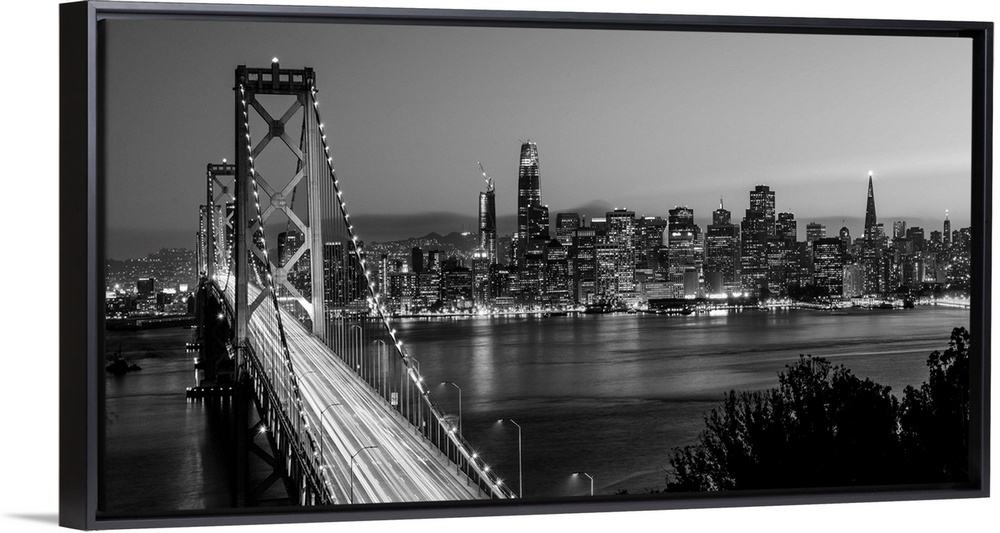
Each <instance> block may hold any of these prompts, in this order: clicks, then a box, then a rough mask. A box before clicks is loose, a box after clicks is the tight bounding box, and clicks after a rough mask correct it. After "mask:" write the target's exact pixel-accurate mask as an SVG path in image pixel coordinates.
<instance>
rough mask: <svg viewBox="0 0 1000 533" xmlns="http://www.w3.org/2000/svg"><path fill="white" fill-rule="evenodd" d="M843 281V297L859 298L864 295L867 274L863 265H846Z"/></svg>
mask: <svg viewBox="0 0 1000 533" xmlns="http://www.w3.org/2000/svg"><path fill="white" fill-rule="evenodd" d="M843 279H844V285H843V296H844V297H845V298H857V297H860V296H862V295H863V294H864V292H865V274H864V270H863V269H862V268H861V265H859V264H857V263H849V264H845V265H844V274H843Z"/></svg>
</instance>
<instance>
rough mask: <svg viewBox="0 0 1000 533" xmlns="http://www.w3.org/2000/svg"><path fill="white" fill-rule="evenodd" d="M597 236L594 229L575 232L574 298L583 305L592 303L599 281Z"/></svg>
mask: <svg viewBox="0 0 1000 533" xmlns="http://www.w3.org/2000/svg"><path fill="white" fill-rule="evenodd" d="M596 246H597V234H596V232H595V231H594V230H593V228H580V229H577V230H575V231H574V232H573V253H572V260H571V261H572V263H573V267H572V270H573V291H574V294H573V297H574V298H575V299H576V301H577V302H579V303H581V304H587V303H592V300H593V298H594V293H595V291H596V281H597V253H596V251H595V248H596Z"/></svg>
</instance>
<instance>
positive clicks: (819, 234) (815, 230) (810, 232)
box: [806, 222, 826, 244]
mask: <svg viewBox="0 0 1000 533" xmlns="http://www.w3.org/2000/svg"><path fill="white" fill-rule="evenodd" d="M825 238H826V226H825V225H823V224H820V223H819V222H810V223H808V224H806V242H808V243H809V244H812V242H813V241H816V240H819V239H825Z"/></svg>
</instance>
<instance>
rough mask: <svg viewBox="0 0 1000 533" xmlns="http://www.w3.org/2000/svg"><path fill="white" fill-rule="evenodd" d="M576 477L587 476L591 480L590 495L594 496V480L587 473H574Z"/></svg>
mask: <svg viewBox="0 0 1000 533" xmlns="http://www.w3.org/2000/svg"><path fill="white" fill-rule="evenodd" d="M573 475H574V476H587V477H589V478H590V495H591V496H593V495H594V478H593V477H591V475H590V474H588V473H586V472H573Z"/></svg>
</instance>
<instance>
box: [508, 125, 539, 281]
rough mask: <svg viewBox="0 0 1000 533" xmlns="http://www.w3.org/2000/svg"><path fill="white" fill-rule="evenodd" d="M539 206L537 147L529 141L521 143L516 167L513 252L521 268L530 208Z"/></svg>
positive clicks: (528, 238) (530, 222)
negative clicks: (515, 231)
mask: <svg viewBox="0 0 1000 533" xmlns="http://www.w3.org/2000/svg"><path fill="white" fill-rule="evenodd" d="M541 204H542V189H541V181H540V177H539V168H538V145H537V144H535V143H533V142H531V140H530V139H529V140H528V141H526V142H523V143H521V160H520V163H519V164H518V167H517V234H516V235H515V240H516V243H515V245H514V251H513V252H514V256H515V259H516V260H517V263H518V265H521V266H523V263H524V261H523V259H524V252H525V250H526V249H527V245H528V241H529V240H530V238H531V237H530V235H529V233H530V231H531V226H532V219H531V215H532V213H533V211H532V208H533V207H536V206H537V207H540V206H541ZM535 212H536V213H537V210H536V211H535ZM546 214H547V213H546ZM546 222H547V221H546Z"/></svg>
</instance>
